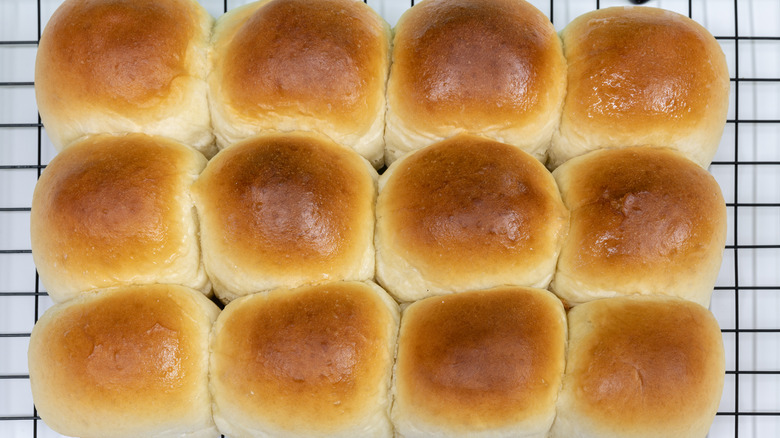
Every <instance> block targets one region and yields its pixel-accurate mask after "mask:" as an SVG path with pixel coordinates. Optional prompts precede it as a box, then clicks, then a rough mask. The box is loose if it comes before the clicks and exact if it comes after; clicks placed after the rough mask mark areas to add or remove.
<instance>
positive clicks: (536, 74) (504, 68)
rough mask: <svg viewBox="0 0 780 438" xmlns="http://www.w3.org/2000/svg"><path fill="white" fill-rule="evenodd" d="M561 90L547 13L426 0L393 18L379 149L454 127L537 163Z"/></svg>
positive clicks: (431, 137) (419, 141) (561, 65)
mask: <svg viewBox="0 0 780 438" xmlns="http://www.w3.org/2000/svg"><path fill="white" fill-rule="evenodd" d="M564 91H565V60H564V58H563V53H562V49H561V42H560V40H559V38H558V35H557V34H556V32H555V28H554V27H553V26H552V24H551V23H550V20H549V19H548V18H547V17H545V16H544V14H542V13H541V12H540V11H539V10H538V9H536V8H535V7H534V6H532V5H531V4H529V3H527V2H525V1H523V0H447V1H444V0H425V1H422V2H419V3H418V4H417V5H415V6H414V7H412V8H411V9H409V10H408V11H407V12H406V13H405V14H404V15H403V16H402V17H401V19H400V20H399V22H398V25H397V26H396V31H395V38H394V40H393V65H392V68H391V74H390V80H389V83H388V127H387V132H386V139H387V143H388V146H387V147H388V155H389V157H390V158H391V159H390V161H393V160H395V159H397V158H399V157H400V156H401V155H402V154H403V153H405V152H407V151H409V150H415V149H419V148H420V147H423V146H425V145H427V144H431V143H434V142H436V141H439V140H443V139H445V138H448V137H451V136H453V135H455V134H458V133H468V134H476V135H484V136H487V137H490V138H495V139H497V140H499V141H502V142H505V143H509V144H513V145H517V146H520V147H521V148H523V149H524V150H525V151H527V152H528V153H530V154H531V155H533V156H534V157H536V158H537V159H540V160H542V161H543V160H544V157H545V154H546V150H547V148H548V146H549V142H550V137H551V136H552V132H553V130H554V128H555V127H556V126H557V123H558V118H559V115H560V110H561V106H562V104H563V94H564Z"/></svg>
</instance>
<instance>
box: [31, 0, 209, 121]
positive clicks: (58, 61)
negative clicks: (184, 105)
mask: <svg viewBox="0 0 780 438" xmlns="http://www.w3.org/2000/svg"><path fill="white" fill-rule="evenodd" d="M189 5H190V3H189V2H188V1H178V0H173V1H164V2H160V1H156V0H140V1H133V2H128V1H126V0H109V1H104V0H101V1H95V0H69V1H67V2H65V3H64V4H63V5H62V6H61V7H60V8H59V9H58V10H57V11H56V12H55V14H54V15H53V16H52V18H51V20H50V22H49V24H48V25H47V26H46V29H45V31H44V34H43V35H42V36H41V47H40V48H39V51H41V52H43V53H46V54H47V56H41V57H39V58H38V59H39V60H38V62H39V63H40V64H41V65H39V66H38V68H39V69H41V70H40V71H41V75H42V76H41V77H43V75H47V74H48V73H51V74H50V75H47V76H49V77H47V78H46V88H47V89H52V90H56V92H57V95H58V98H59V99H60V100H61V101H65V102H67V101H77V102H81V101H82V100H83V98H84V96H90V100H92V101H93V102H94V101H97V102H101V103H105V104H110V105H111V107H112V108H114V109H116V110H118V111H119V110H121V109H122V108H131V109H137V108H143V107H146V106H150V105H152V104H153V103H155V102H157V101H159V100H160V99H162V98H164V97H165V96H166V95H167V94H168V92H169V88H170V86H171V82H172V81H173V80H174V79H175V78H176V77H177V76H181V75H185V74H187V73H188V72H187V70H186V64H184V62H183V61H184V60H185V59H186V52H187V46H188V44H189V43H190V40H191V39H192V38H193V33H194V32H195V30H196V29H198V27H199V24H198V21H197V20H198V19H197V15H196V13H195V11H194V9H193V8H192V7H191V6H189ZM139 29H143V30H144V31H143V32H139Z"/></svg>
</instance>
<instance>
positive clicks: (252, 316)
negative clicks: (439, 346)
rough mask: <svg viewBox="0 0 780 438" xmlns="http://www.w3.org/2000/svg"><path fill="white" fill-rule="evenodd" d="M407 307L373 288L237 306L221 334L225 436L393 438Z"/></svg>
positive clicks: (249, 299) (217, 366)
mask: <svg viewBox="0 0 780 438" xmlns="http://www.w3.org/2000/svg"><path fill="white" fill-rule="evenodd" d="M398 319H399V315H398V306H397V305H396V304H395V302H394V301H393V300H392V299H391V298H390V297H389V296H388V295H387V294H386V293H385V292H384V291H383V290H382V289H380V288H379V287H378V286H376V285H375V284H373V283H355V282H337V283H329V284H323V285H319V286H310V287H303V288H298V289H294V290H274V291H271V292H268V293H263V294H255V295H251V296H246V297H242V298H240V299H237V300H235V301H233V302H231V303H230V304H228V305H227V306H226V307H225V310H224V311H223V312H222V314H221V315H220V317H219V319H218V320H217V323H216V325H215V329H214V336H213V339H212V356H211V378H212V380H211V389H212V391H213V395H214V418H215V421H216V422H217V425H218V426H219V429H220V431H221V432H222V433H224V434H225V435H228V436H230V437H233V438H242V437H269V436H274V437H293V436H310V437H324V436H328V437H335V436H340V437H358V436H359V437H390V436H392V427H391V425H390V420H389V418H388V412H389V409H390V400H389V395H388V387H389V386H390V374H391V371H392V363H393V352H394V349H395V338H396V333H397V330H398Z"/></svg>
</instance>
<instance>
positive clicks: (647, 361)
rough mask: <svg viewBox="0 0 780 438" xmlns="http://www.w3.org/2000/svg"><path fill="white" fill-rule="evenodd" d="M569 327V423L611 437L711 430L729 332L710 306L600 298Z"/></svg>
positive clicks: (571, 317)
mask: <svg viewBox="0 0 780 438" xmlns="http://www.w3.org/2000/svg"><path fill="white" fill-rule="evenodd" d="M569 330H570V335H571V340H570V352H569V359H568V363H567V370H566V377H565V380H564V392H565V393H566V395H565V397H564V396H562V400H565V401H566V402H567V403H569V404H570V405H568V404H567V407H566V409H572V411H571V413H570V412H566V417H567V418H568V416H569V415H574V416H575V417H573V418H579V419H580V420H575V421H577V422H578V423H579V424H580V425H581V426H582V428H583V430H587V431H589V432H590V433H591V434H593V433H596V435H598V431H601V433H603V434H605V435H604V436H613V435H615V436H616V434H618V431H619V432H620V433H621V434H623V433H625V434H628V435H630V436H650V435H649V433H648V431H651V430H652V431H653V433H655V434H659V433H660V434H662V435H665V436H673V435H674V436H702V435H698V434H697V433H696V432H693V433H691V432H690V431H692V430H695V429H699V428H701V426H704V429H703V430H701V431H700V432H701V433H706V430H707V429H708V427H709V422H711V421H712V417H713V416H714V414H715V410H716V409H717V405H718V401H719V400H720V394H721V390H722V386H723V379H724V357H723V354H724V353H723V345H722V338H721V333H720V329H719V327H718V324H717V321H715V318H714V317H713V316H712V314H711V313H710V312H709V311H708V310H707V309H705V308H704V307H702V306H699V305H698V304H695V303H691V302H688V301H684V300H679V299H671V298H663V299H662V298H653V297H638V298H625V297H624V298H615V299H608V300H599V301H594V302H592V303H587V304H583V305H581V306H578V307H575V308H574V309H573V310H572V311H571V312H570V313H569ZM591 425H595V428H594V429H591ZM636 431H640V433H639V434H638V435H632V434H633V433H636ZM642 431H644V432H642ZM683 432H688V433H683ZM678 433H679V435H678ZM596 435H590V434H586V435H585V436H596ZM599 436H600V435H599Z"/></svg>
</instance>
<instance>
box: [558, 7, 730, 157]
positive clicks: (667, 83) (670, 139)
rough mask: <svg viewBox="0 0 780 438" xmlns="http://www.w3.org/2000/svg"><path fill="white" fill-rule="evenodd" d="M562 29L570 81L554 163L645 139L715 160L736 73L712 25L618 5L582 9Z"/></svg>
mask: <svg viewBox="0 0 780 438" xmlns="http://www.w3.org/2000/svg"><path fill="white" fill-rule="evenodd" d="M561 36H562V38H563V44H564V53H565V55H566V59H567V62H568V80H567V83H568V88H567V94H566V101H565V104H564V108H563V115H562V118H561V126H560V135H556V136H555V137H554V138H553V146H552V150H551V161H552V162H551V165H552V166H558V165H560V164H561V163H562V162H564V161H565V160H567V159H569V158H571V157H574V156H578V155H581V154H583V153H585V152H587V151H588V150H594V149H598V148H602V147H622V146H638V145H643V144H647V145H652V146H659V147H670V148H673V149H677V150H680V151H682V152H683V153H685V154H686V155H687V156H688V157H690V158H691V159H692V160H694V161H696V162H697V163H699V164H700V165H701V166H704V167H706V166H708V165H709V163H710V160H711V159H712V156H713V155H714V154H715V151H716V150H717V147H718V143H719V140H720V136H721V133H722V131H723V127H724V125H725V122H726V113H727V110H728V95H729V73H728V67H727V65H726V59H725V56H724V55H723V51H722V49H721V48H720V45H719V44H718V43H717V41H716V40H715V38H713V36H712V35H711V34H710V33H709V32H708V31H707V30H706V29H705V28H703V27H702V26H701V25H699V24H698V23H696V22H694V21H693V20H691V19H689V18H688V17H686V16H684V15H680V14H677V13H674V12H670V11H666V10H663V9H656V8H647V7H613V8H606V9H602V10H598V11H593V12H590V13H588V14H584V15H582V16H580V17H578V18H577V19H575V20H574V21H572V23H570V24H569V25H568V26H567V27H566V28H565V29H564V30H563V32H562V33H561Z"/></svg>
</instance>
